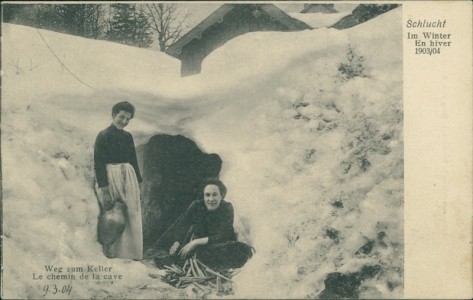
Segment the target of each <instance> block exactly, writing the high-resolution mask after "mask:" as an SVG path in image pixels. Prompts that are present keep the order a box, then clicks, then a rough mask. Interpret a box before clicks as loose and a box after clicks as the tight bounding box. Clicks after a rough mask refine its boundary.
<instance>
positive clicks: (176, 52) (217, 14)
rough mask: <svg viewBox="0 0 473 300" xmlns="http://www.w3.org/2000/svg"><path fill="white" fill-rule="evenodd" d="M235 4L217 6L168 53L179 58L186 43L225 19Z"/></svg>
mask: <svg viewBox="0 0 473 300" xmlns="http://www.w3.org/2000/svg"><path fill="white" fill-rule="evenodd" d="M234 6H235V4H224V5H222V6H220V7H219V8H217V9H216V10H215V11H214V12H213V13H212V14H210V15H209V16H208V17H207V18H205V19H204V20H203V21H201V22H200V23H199V24H197V25H196V26H195V27H194V28H192V30H190V31H189V32H187V33H186V34H184V35H183V36H182V37H181V38H180V39H179V40H177V41H176V42H175V43H174V44H172V45H171V46H170V47H169V48H168V49H167V50H166V53H167V54H169V55H171V56H174V57H176V58H179V56H180V55H181V50H182V48H184V46H185V45H187V44H189V43H190V42H191V41H192V40H193V39H195V38H200V37H201V36H202V33H203V32H204V31H205V30H207V28H209V27H210V26H212V25H213V24H215V23H216V22H221V21H223V17H224V16H225V15H226V14H227V13H228V12H230V11H231V10H232V9H233V8H234Z"/></svg>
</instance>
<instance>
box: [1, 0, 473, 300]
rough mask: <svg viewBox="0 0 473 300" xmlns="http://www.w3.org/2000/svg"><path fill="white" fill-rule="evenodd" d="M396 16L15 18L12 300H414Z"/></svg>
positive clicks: (6, 230)
mask: <svg viewBox="0 0 473 300" xmlns="http://www.w3.org/2000/svg"><path fill="white" fill-rule="evenodd" d="M405 5H407V4H405V3H402V2H399V1H398V2H396V1H394V2H388V1H382V2H358V1H346V2H344V1H326V2H323V1H312V2H310V1H307V2H302V1H295V2H289V1H276V2H270V1H263V2H261V1H259V2H250V1H245V2H231V1H228V2H224V1H214V2H167V1H166V2H155V1H144V2H138V1H117V2H114V1H90V2H89V1H87V2H86V1H76V2H18V1H17V2H15V1H4V2H3V3H2V5H1V9H2V29H1V34H2V46H1V52H2V54H1V55H2V59H1V61H2V62H1V64H2V68H1V69H2V94H1V128H2V131H1V145H2V147H1V172H2V177H1V179H2V181H1V185H2V240H1V248H2V282H1V284H2V291H1V293H2V298H5V299H89V298H90V299H103V298H109V299H207V298H213V299H215V298H217V299H220V298H229V299H232V298H237V299H347V298H348V299H381V298H389V299H399V298H404V297H405V296H406V295H405V245H406V241H405V230H406V228H405V167H406V166H405V139H404V136H405V101H406V100H405V96H404V95H405V94H404V93H405V90H404V88H405V87H404V84H405V81H404V75H405V74H404V72H405V68H406V65H405V62H404V59H403V57H404V56H403V55H405V53H404V51H406V48H405V47H406V44H409V43H411V41H409V39H412V46H413V47H414V46H415V47H416V48H415V50H412V49H409V51H411V50H412V51H417V52H418V53H416V54H418V55H419V57H422V59H423V58H424V57H432V56H433V55H438V56H440V55H442V53H444V52H445V51H448V49H449V47H451V43H453V45H454V46H455V42H456V41H455V35H453V37H452V36H450V35H448V36H447V33H438V32H437V31H436V30H441V29H442V26H444V27H445V26H447V24H448V25H449V24H450V23H447V22H450V21H448V20H446V21H445V22H443V20H442V21H441V20H439V21H437V20H435V22H433V21H432V22H430V23H429V22H427V21H421V20H417V19H416V18H414V17H411V19H410V21H408V22H407V23H406V19H405V18H406V16H405V15H403V10H404V6H405ZM409 16H410V15H409ZM426 22H427V23H426ZM442 24H443V25H442ZM406 27H407V28H408V30H411V29H412V30H411V31H410V32H409V35H407V40H406V33H405V32H404V30H405V29H406ZM428 27H429V28H428ZM419 28H424V29H425V28H427V29H428V30H430V31H432V32H430V31H429V32H428V33H429V34H428V35H427V36H425V34H424V35H423V33H418V32H417V31H415V29H419ZM436 34H437V35H436ZM438 34H441V35H438ZM470 38H471V37H470ZM424 40H425V41H424ZM430 40H435V45H434V46H435V47H434V46H432V47H431V46H429V45H430V44H427V43H428V42H429V41H430ZM422 43H424V44H422ZM444 43H445V44H444ZM409 45H410V44H409ZM470 50H471V48H470ZM412 51H411V52H412ZM440 51H442V52H440ZM437 52H438V53H437ZM470 54H471V53H470ZM470 62H471V61H470ZM421 155H422V154H421ZM470 159H471V157H470ZM470 162H471V161H470ZM411 183H412V182H411ZM470 187H471V184H470ZM469 230H470V231H471V228H470V229H469ZM470 238H471V237H470ZM470 241H471V239H470ZM470 247H471V242H470ZM469 263H471V257H470V262H469ZM470 283H471V280H470Z"/></svg>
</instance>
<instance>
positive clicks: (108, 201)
mask: <svg viewBox="0 0 473 300" xmlns="http://www.w3.org/2000/svg"><path fill="white" fill-rule="evenodd" d="M102 205H103V207H104V208H105V210H109V209H111V208H112V207H113V205H114V201H113V199H112V195H111V194H110V190H109V189H108V186H105V187H103V188H102Z"/></svg>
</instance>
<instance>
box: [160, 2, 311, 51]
mask: <svg viewBox="0 0 473 300" xmlns="http://www.w3.org/2000/svg"><path fill="white" fill-rule="evenodd" d="M238 5H245V4H223V5H222V6H220V7H219V8H218V9H217V10H215V11H214V12H213V13H212V14H210V15H209V16H208V17H207V18H205V19H204V20H202V21H201V22H200V23H199V24H197V25H196V26H195V27H194V28H192V29H191V30H190V31H189V32H187V33H186V34H184V35H183V36H182V37H181V38H180V39H179V40H178V41H176V42H175V43H174V44H173V45H171V47H169V48H168V50H167V51H166V53H168V54H169V55H172V56H174V57H178V56H179V55H180V51H181V49H182V48H183V47H184V46H185V45H187V44H188V43H189V42H190V41H192V40H193V39H194V38H200V37H201V36H202V33H203V32H204V31H206V30H207V28H209V27H210V26H212V25H213V24H215V23H217V22H222V21H223V18H224V16H225V15H226V14H227V13H229V12H230V11H231V10H233V9H234V8H235V7H236V6H238ZM258 7H259V8H260V9H262V10H264V11H265V12H266V13H268V14H269V15H270V16H271V17H272V18H273V19H276V20H278V21H279V22H281V23H282V24H284V25H285V26H287V27H288V28H289V29H292V30H297V29H299V30H302V29H310V28H311V27H310V26H309V25H307V24H306V23H304V22H303V21H301V20H299V19H295V18H292V17H291V16H290V15H288V14H287V13H285V12H284V11H283V10H281V9H280V8H278V7H277V6H275V5H273V4H258Z"/></svg>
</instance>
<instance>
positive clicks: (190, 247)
mask: <svg viewBox="0 0 473 300" xmlns="http://www.w3.org/2000/svg"><path fill="white" fill-rule="evenodd" d="M196 247H197V243H196V240H193V241H190V242H189V243H188V244H187V245H185V246H184V247H182V249H181V251H179V255H180V256H181V257H182V258H185V257H186V256H187V254H189V253H190V252H191V251H192V250H194V249H195V248H196Z"/></svg>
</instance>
